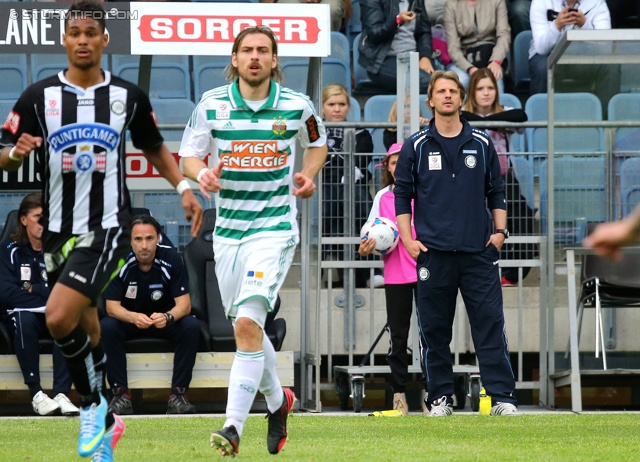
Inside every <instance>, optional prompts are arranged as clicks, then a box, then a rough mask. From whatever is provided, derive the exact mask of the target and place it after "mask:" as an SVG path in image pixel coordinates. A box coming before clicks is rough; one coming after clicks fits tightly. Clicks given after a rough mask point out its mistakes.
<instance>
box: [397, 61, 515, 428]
mask: <svg viewBox="0 0 640 462" xmlns="http://www.w3.org/2000/svg"><path fill="white" fill-rule="evenodd" d="M464 92H465V90H464V87H463V86H462V85H461V84H460V82H459V80H458V78H457V76H456V75H455V73H452V72H442V71H436V72H435V73H434V74H432V76H431V83H430V85H429V91H428V98H429V101H428V103H429V105H430V106H431V108H432V110H433V113H434V118H433V119H432V120H431V122H430V124H429V126H428V127H427V128H426V129H424V130H422V131H420V132H418V133H416V134H414V135H412V136H411V137H410V138H409V139H407V140H406V141H405V143H404V146H403V148H402V151H401V153H400V158H399V160H398V165H397V168H396V172H395V173H396V188H395V191H394V192H395V195H396V213H397V215H398V216H397V219H398V226H399V228H400V232H401V234H402V240H403V242H404V244H405V247H406V248H407V250H408V251H409V254H410V255H411V256H412V257H413V258H415V259H416V261H417V265H416V269H417V273H418V300H417V308H418V320H419V326H420V332H421V336H422V341H423V345H425V351H424V355H423V360H424V365H425V369H426V371H427V385H428V389H429V402H428V403H427V405H428V407H429V408H430V409H431V415H432V416H448V415H451V413H452V404H453V399H452V396H453V394H454V377H453V367H452V360H451V350H450V348H449V345H450V343H451V339H452V325H453V318H454V315H455V310H456V297H457V293H458V289H460V291H461V293H462V297H463V299H464V303H465V306H466V309H467V314H468V316H469V323H470V325H471V334H472V337H473V343H474V346H475V349H476V354H477V356H478V361H479V364H480V374H481V376H482V383H483V386H484V387H485V389H486V391H487V393H488V394H489V395H491V397H492V401H493V407H492V411H491V413H492V414H493V415H514V414H515V413H516V407H515V406H516V404H517V402H516V399H515V396H513V392H514V389H515V378H514V375H513V370H512V369H511V363H510V361H509V352H508V347H507V338H506V334H505V331H504V327H505V326H504V313H503V306H502V289H501V286H500V274H499V268H498V259H499V257H498V254H499V250H500V247H501V246H502V244H503V243H504V240H505V239H506V238H507V237H508V234H509V233H508V231H507V230H506V229H504V228H505V226H506V219H507V214H506V206H505V193H504V181H503V180H502V178H501V176H500V163H499V161H498V156H497V154H496V151H495V149H494V147H493V144H492V143H491V140H490V138H489V137H488V136H487V135H486V133H484V132H483V131H480V130H475V129H472V128H471V126H470V125H469V124H468V123H467V122H466V121H465V120H462V119H460V115H459V113H460V107H461V106H462V102H463V100H464ZM411 199H414V200H415V209H414V210H415V216H414V217H413V220H414V225H415V229H416V239H415V240H414V239H412V236H411V226H410V225H411ZM494 226H495V231H494Z"/></svg>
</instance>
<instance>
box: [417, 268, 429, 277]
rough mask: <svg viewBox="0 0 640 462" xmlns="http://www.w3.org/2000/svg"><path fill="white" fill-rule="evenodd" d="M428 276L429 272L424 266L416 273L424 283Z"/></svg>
mask: <svg viewBox="0 0 640 462" xmlns="http://www.w3.org/2000/svg"><path fill="white" fill-rule="evenodd" d="M429 274H430V273H429V270H428V269H427V268H425V267H424V266H423V267H422V268H420V271H419V272H418V275H419V276H420V280H421V281H426V280H427V279H429Z"/></svg>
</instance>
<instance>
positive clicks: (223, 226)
mask: <svg viewBox="0 0 640 462" xmlns="http://www.w3.org/2000/svg"><path fill="white" fill-rule="evenodd" d="M277 46H278V45H277V42H276V40H275V37H274V35H273V32H272V31H271V30H270V29H268V28H265V27H249V28H247V29H244V30H243V31H242V32H240V33H239V34H238V36H237V37H236V39H235V42H234V44H233V49H232V55H231V63H230V65H229V66H228V75H227V79H228V80H229V81H231V84H229V85H226V86H223V87H219V88H215V89H213V90H210V91H207V92H205V93H204V95H203V96H202V99H201V100H200V102H199V103H198V106H197V107H196V109H195V110H194V112H193V114H192V116H191V119H190V120H189V123H188V124H187V127H186V129H185V132H184V136H183V138H182V145H181V146H180V156H181V157H182V158H183V163H182V165H183V168H184V172H185V174H186V175H187V176H188V177H190V178H191V179H194V180H196V181H198V182H199V183H200V191H201V192H202V193H203V194H205V195H206V196H207V197H209V196H210V193H212V192H213V193H215V203H216V206H217V212H218V213H217V217H216V227H215V231H214V233H213V252H214V255H215V262H216V276H217V279H218V285H219V287H220V295H221V297H222V303H223V305H224V307H225V311H226V315H227V317H228V318H229V319H230V320H231V322H232V323H233V325H234V332H235V340H236V347H237V349H236V355H235V359H234V361H233V365H232V366H231V373H230V377H229V394H228V400H227V412H226V414H227V420H226V422H225V424H224V428H223V429H222V430H218V431H216V432H214V433H213V434H212V435H211V444H212V446H214V447H216V448H217V449H219V450H220V451H221V452H222V455H223V456H226V455H230V456H234V455H235V454H236V453H237V452H238V445H239V444H240V436H242V430H243V427H244V423H245V421H246V419H247V416H248V414H249V411H250V409H251V405H252V404H253V401H254V399H255V396H256V393H257V392H258V391H260V392H261V393H262V394H263V395H264V397H265V400H266V402H267V411H268V412H267V415H268V418H269V429H268V434H267V448H268V450H269V452H270V453H271V454H277V453H278V452H280V450H281V449H282V447H283V446H284V444H285V443H286V441H287V415H288V414H289V412H290V411H291V409H292V408H293V402H294V399H295V396H294V394H293V392H292V391H291V390H289V389H288V388H286V389H284V390H283V388H282V386H281V385H280V381H279V380H278V377H277V374H276V355H275V350H274V348H273V345H272V344H271V342H270V341H269V339H268V337H267V336H266V335H265V332H264V325H265V319H266V317H267V314H268V313H269V312H271V311H273V307H274V306H275V303H276V299H277V297H278V291H279V289H280V287H282V284H283V282H284V279H285V277H286V275H287V271H288V270H289V267H290V266H291V262H292V260H293V256H294V253H295V248H296V245H297V244H298V241H299V236H298V234H299V233H298V224H297V221H296V214H297V210H296V209H297V208H296V199H297V198H302V199H306V198H309V197H311V196H312V195H313V193H314V191H315V189H316V186H315V184H314V183H313V178H314V177H315V176H316V175H317V174H318V172H319V171H320V169H321V168H322V165H323V164H324V161H325V158H326V156H327V145H326V135H325V129H324V126H323V125H322V121H321V120H320V118H319V117H318V116H317V115H316V112H315V109H314V107H313V104H312V103H311V101H309V99H308V98H307V97H306V96H303V95H301V94H300V93H296V92H293V91H291V90H289V89H287V88H283V87H281V86H280V84H279V83H278V81H279V80H280V78H281V75H280V68H279V65H278V56H277V55H278V48H277ZM297 139H299V140H300V142H301V144H302V146H303V147H304V148H305V152H304V155H303V161H302V170H301V171H300V172H296V173H294V171H295V170H294V169H295V164H294V161H295V157H296V156H295V145H296V140H297ZM209 153H211V155H212V158H213V163H214V167H213V168H211V169H209V168H208V167H207V166H206V164H205V163H204V161H203V159H204V158H205V157H206V156H207V155H208V154H209Z"/></svg>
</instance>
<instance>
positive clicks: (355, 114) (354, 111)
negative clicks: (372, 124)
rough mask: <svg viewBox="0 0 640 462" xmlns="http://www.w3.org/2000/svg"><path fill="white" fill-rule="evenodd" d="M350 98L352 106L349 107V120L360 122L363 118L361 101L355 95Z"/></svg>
mask: <svg viewBox="0 0 640 462" xmlns="http://www.w3.org/2000/svg"><path fill="white" fill-rule="evenodd" d="M349 99H350V100H351V108H349V113H348V114H347V120H348V121H349V122H360V121H361V120H362V109H361V108H360V103H359V102H358V100H357V99H355V98H354V97H353V96H350V97H349Z"/></svg>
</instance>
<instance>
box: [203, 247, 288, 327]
mask: <svg viewBox="0 0 640 462" xmlns="http://www.w3.org/2000/svg"><path fill="white" fill-rule="evenodd" d="M298 240H299V239H298V236H283V237H279V236H276V237H261V238H259V239H252V240H250V241H247V242H244V243H242V244H239V245H230V244H226V243H218V242H216V241H215V238H214V243H213V254H214V256H215V261H216V277H217V278H218V287H220V296H221V298H222V304H223V305H224V309H225V314H226V316H227V318H229V319H231V320H234V319H235V318H236V317H237V309H238V306H239V305H241V304H242V303H243V302H244V301H245V300H248V299H249V298H251V297H262V298H263V299H264V300H266V302H267V306H268V311H270V312H271V311H273V307H274V305H275V302H276V299H277V298H278V292H279V291H280V288H281V287H282V284H283V283H284V279H285V277H286V276H287V273H288V272H289V267H290V266H291V263H292V262H293V256H294V254H295V251H296V245H297V244H298Z"/></svg>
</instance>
